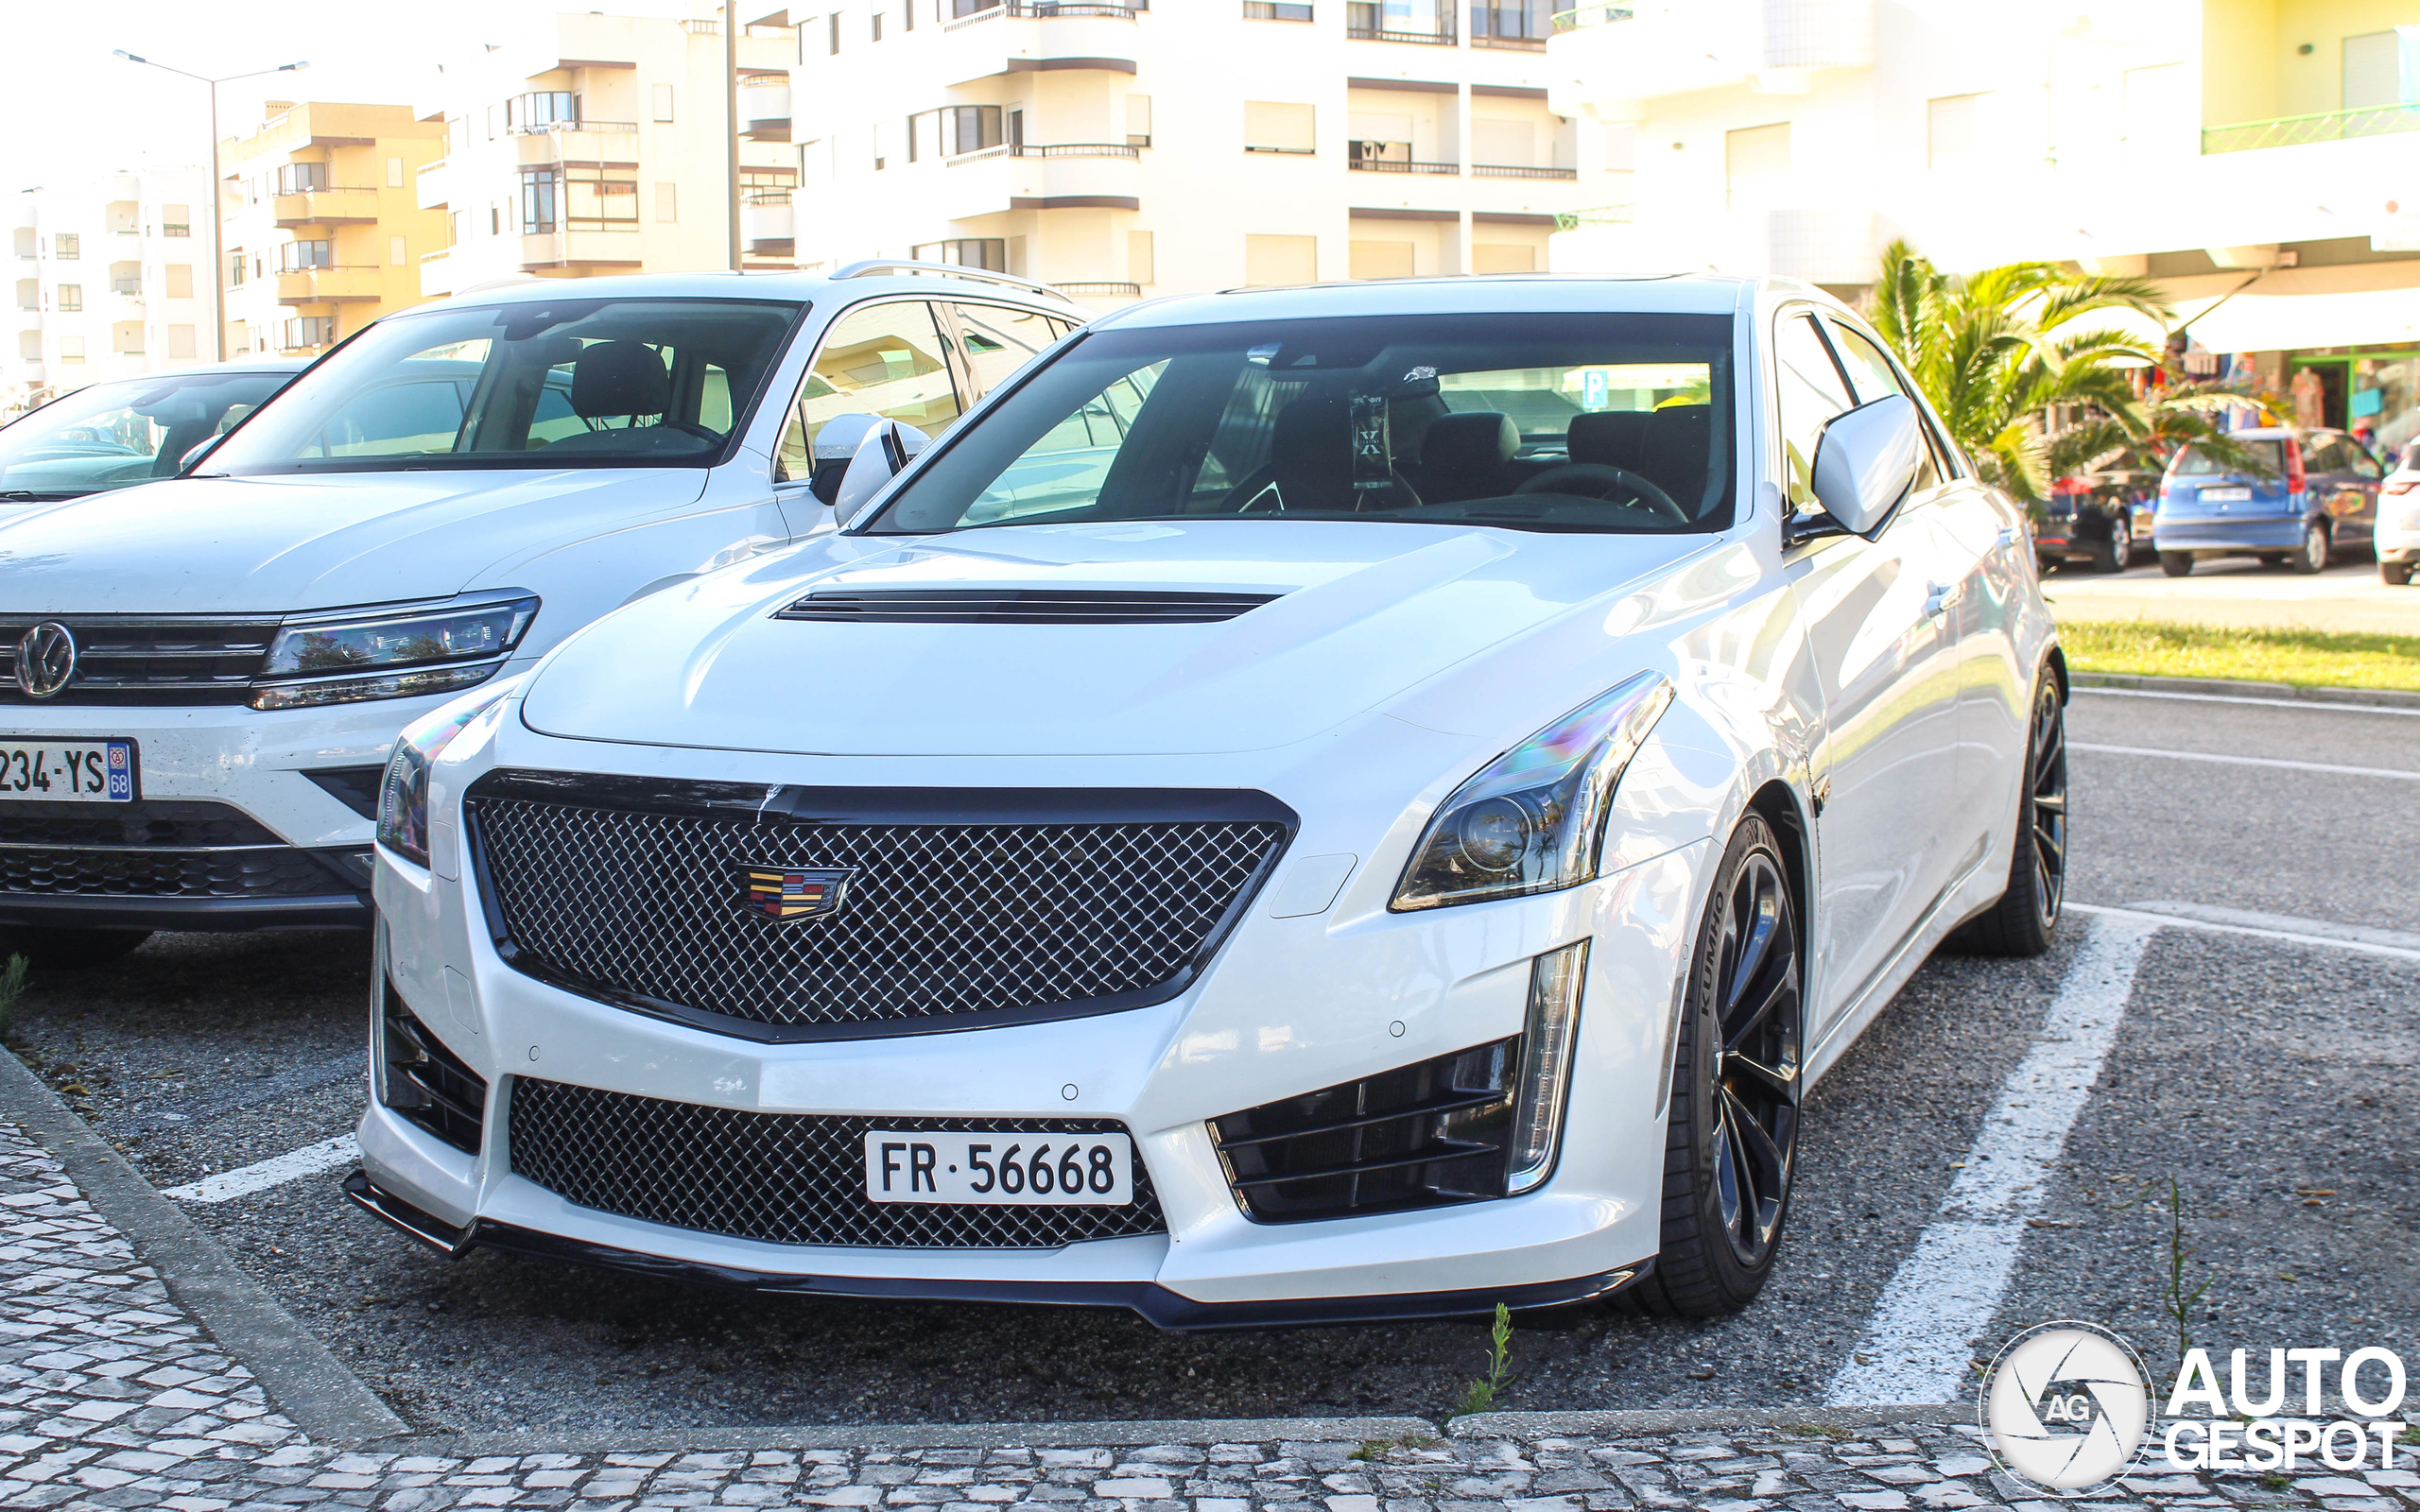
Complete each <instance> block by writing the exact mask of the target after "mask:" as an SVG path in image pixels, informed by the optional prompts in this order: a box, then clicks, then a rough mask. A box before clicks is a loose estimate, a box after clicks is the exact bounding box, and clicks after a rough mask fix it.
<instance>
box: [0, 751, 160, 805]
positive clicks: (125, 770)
mask: <svg viewBox="0 0 2420 1512" xmlns="http://www.w3.org/2000/svg"><path fill="white" fill-rule="evenodd" d="M134 787H135V771H134V742H132V741H130V740H65V741H60V740H10V739H5V738H0V798H32V799H47V800H49V801H51V802H69V803H131V802H133V801H134Z"/></svg>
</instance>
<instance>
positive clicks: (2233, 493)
mask: <svg viewBox="0 0 2420 1512" xmlns="http://www.w3.org/2000/svg"><path fill="white" fill-rule="evenodd" d="M2202 502H2203V503H2204V504H2250V503H2251V502H2252V490H2250V489H2204V490H2202Z"/></svg>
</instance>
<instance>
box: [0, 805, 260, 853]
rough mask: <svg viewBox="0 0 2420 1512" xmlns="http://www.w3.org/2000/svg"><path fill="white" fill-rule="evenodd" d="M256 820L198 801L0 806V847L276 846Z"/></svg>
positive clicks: (234, 811) (225, 806)
mask: <svg viewBox="0 0 2420 1512" xmlns="http://www.w3.org/2000/svg"><path fill="white" fill-rule="evenodd" d="M282 844H284V842H283V841H281V840H279V839H278V837H277V835H276V834H275V833H272V832H271V831H270V830H269V829H268V827H267V826H265V825H263V824H262V823H261V822H260V821H259V820H257V819H255V818H253V817H252V816H251V815H249V814H246V813H245V812H244V811H243V810H241V809H239V808H235V807H233V805H231V804H226V803H214V802H211V801H209V800H208V799H150V798H147V799H136V800H134V801H133V802H131V803H44V802H41V801H31V802H27V801H19V800H15V799H11V800H9V801H7V802H0V845H58V846H76V845H142V846H191V847H197V848H199V847H203V846H222V845H282Z"/></svg>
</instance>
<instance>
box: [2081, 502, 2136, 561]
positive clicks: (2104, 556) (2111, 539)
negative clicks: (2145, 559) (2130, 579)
mask: <svg viewBox="0 0 2420 1512" xmlns="http://www.w3.org/2000/svg"><path fill="white" fill-rule="evenodd" d="M2133 565H2135V523H2134V522H2133V521H2132V520H2129V519H2127V518H2126V517H2125V516H2123V515H2120V516H2118V518H2117V519H2115V520H2112V521H2111V522H2109V534H2108V536H2107V537H2106V538H2104V539H2102V540H2100V541H2094V542H2093V543H2092V570H2093V571H2094V572H2097V573H2122V572H2124V571H2125V570H2126V569H2127V568H2129V567H2132V566H2133Z"/></svg>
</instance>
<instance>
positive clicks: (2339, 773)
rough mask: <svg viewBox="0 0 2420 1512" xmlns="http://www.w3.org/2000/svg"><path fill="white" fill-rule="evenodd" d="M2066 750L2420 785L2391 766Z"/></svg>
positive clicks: (2150, 749)
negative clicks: (2318, 773)
mask: <svg viewBox="0 0 2420 1512" xmlns="http://www.w3.org/2000/svg"><path fill="white" fill-rule="evenodd" d="M2067 749H2069V750H2097V751H2105V752H2107V753H2108V754H2110V755H2113V756H2166V757H2168V758H2169V760H2171V761H2180V762H2220V763H2223V764H2224V765H2229V766H2282V767H2284V768H2286V769H2287V770H2288V771H2294V772H2325V773H2326V774H2327V775H2328V776H2330V777H2392V778H2395V779H2397V780H2398V781H2401V782H2420V772H2407V771H2402V770H2399V769H2398V768H2395V767H2393V766H2330V765H2327V764H2326V763H2325V762H2286V761H2279V760H2277V759H2276V758H2275V757H2273V756H2216V755H2212V754H2211V753H2210V752H2208V751H2202V750H2165V749H2162V748H2160V747H2155V746H2091V745H2086V744H2085V743H2084V742H2083V741H2081V740H2071V741H2068V742H2067Z"/></svg>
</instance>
